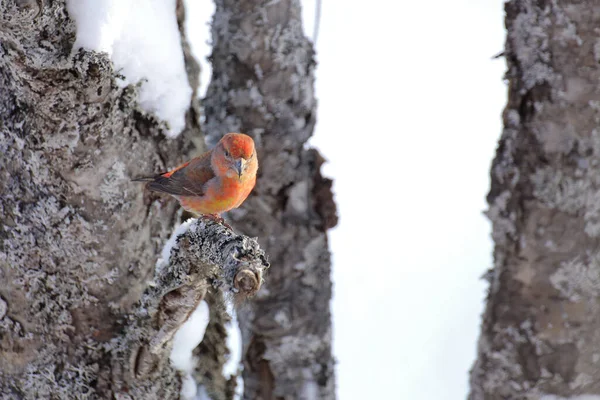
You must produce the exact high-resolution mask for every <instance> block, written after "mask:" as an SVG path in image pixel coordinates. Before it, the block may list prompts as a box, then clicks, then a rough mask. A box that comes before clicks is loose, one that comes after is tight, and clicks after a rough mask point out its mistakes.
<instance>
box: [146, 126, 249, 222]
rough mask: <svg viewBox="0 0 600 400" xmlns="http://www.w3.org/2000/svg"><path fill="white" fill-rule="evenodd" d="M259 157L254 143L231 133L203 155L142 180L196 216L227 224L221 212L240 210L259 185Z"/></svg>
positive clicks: (247, 137)
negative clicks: (257, 180) (257, 177)
mask: <svg viewBox="0 0 600 400" xmlns="http://www.w3.org/2000/svg"><path fill="white" fill-rule="evenodd" d="M257 171H258V157H257V155H256V148H255V146H254V140H252V138H251V137H250V136H248V135H246V134H243V133H228V134H226V135H224V136H223V137H222V138H221V140H219V143H217V145H216V146H215V147H214V148H213V149H212V150H209V151H207V152H205V153H204V154H202V155H200V156H199V157H196V158H194V159H192V160H190V161H188V162H185V163H183V164H181V165H179V166H178V167H175V168H173V169H172V170H170V171H167V172H163V173H160V174H157V175H153V176H148V177H140V178H136V179H134V181H142V182H147V183H146V187H147V188H148V189H149V190H150V191H153V192H161V193H167V194H170V195H171V196H173V197H175V198H176V199H177V200H178V201H179V204H181V206H182V207H183V208H184V209H185V210H186V211H189V212H191V213H192V214H194V215H196V216H205V217H208V218H210V219H213V220H216V221H217V222H224V221H223V218H222V217H221V213H223V212H226V211H229V210H232V209H234V208H237V207H239V206H240V205H241V204H242V203H243V202H244V200H246V198H247V197H248V195H249V194H250V192H251V191H252V189H253V188H254V185H255V184H256V172H257Z"/></svg>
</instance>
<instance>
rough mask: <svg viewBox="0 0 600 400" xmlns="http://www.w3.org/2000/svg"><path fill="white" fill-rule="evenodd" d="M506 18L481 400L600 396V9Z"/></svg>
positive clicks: (546, 5)
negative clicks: (503, 97)
mask: <svg viewBox="0 0 600 400" xmlns="http://www.w3.org/2000/svg"><path fill="white" fill-rule="evenodd" d="M505 12H506V28H507V39H506V48H505V51H504V57H505V58H506V61H507V65H508V71H507V73H506V79H507V80H508V84H509V88H508V104H507V106H506V109H505V110H504V114H503V119H504V130H503V133H502V136H501V138H500V142H499V145H498V149H497V153H496V158H495V160H494V162H493V164H492V170H491V179H492V185H491V190H490V193H489V196H488V202H489V210H488V217H489V218H490V220H491V222H492V225H493V239H494V242H495V249H494V267H493V269H492V270H491V271H490V272H489V274H488V278H489V280H490V288H489V293H488V299H487V306H486V310H485V313H484V316H483V324H482V332H481V337H480V340H479V346H478V358H477V361H476V363H475V365H474V366H473V368H472V371H471V394H470V397H469V398H470V399H471V400H483V399H490V400H492V399H494V400H496V399H498V400H499V399H528V400H533V399H548V400H550V399H559V398H563V397H569V396H574V395H579V394H600V302H599V298H600V297H599V296H600V246H599V244H600V206H599V205H600V173H599V172H598V171H599V168H600V131H599V129H598V126H599V124H600V87H599V86H598V82H600V36H599V31H598V27H600V6H599V5H598V3H597V2H594V1H564V0H554V1H544V0H542V1H533V0H513V1H509V2H507V3H506V4H505ZM546 395H554V396H556V397H554V396H546Z"/></svg>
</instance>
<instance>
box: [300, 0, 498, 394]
mask: <svg viewBox="0 0 600 400" xmlns="http://www.w3.org/2000/svg"><path fill="white" fill-rule="evenodd" d="M313 10H314V0H313V1H307V0H305V1H304V23H305V28H306V32H307V34H308V35H309V36H311V35H312V32H313V27H312V26H313V23H312V21H314V11H313ZM503 18H504V16H503V1H500V0H494V1H489V0H456V1H445V0H437V1H429V2H416V1H415V2H412V1H411V2H391V1H385V0H375V1H370V2H364V1H344V2H343V3H342V2H339V1H328V0H323V3H322V10H321V23H320V29H319V34H318V37H317V60H318V63H319V64H318V68H317V84H316V93H317V96H318V99H319V109H318V115H317V117H318V122H317V127H316V132H315V137H314V139H313V140H312V144H313V145H314V146H316V147H318V148H319V149H320V150H321V152H322V153H323V154H324V155H325V157H326V158H328V159H329V161H330V162H329V164H327V165H326V166H325V173H326V174H327V175H329V176H332V177H334V179H335V183H334V191H335V194H336V200H337V203H338V207H339V214H340V224H339V226H338V227H337V228H336V229H334V230H333V231H331V233H330V239H331V242H330V243H331V249H332V252H333V262H334V270H333V271H334V272H333V282H334V290H335V293H334V296H335V297H334V300H333V316H334V340H335V341H334V352H335V355H336V357H337V359H338V360H339V365H338V368H337V373H338V376H337V378H338V387H339V388H338V393H339V398H340V399H342V400H352V399H411V400H421V399H423V400H436V399H465V398H466V395H467V393H468V370H469V369H470V367H471V365H472V363H473V361H474V359H475V353H476V343H477V337H478V335H479V327H480V318H481V313H482V312H483V300H484V299H485V290H486V284H485V283H484V282H483V281H482V280H480V277H481V275H482V274H483V273H484V272H485V271H486V270H487V269H488V268H489V267H490V266H491V265H492V255H491V254H492V242H491V239H490V225H489V223H488V221H487V220H486V219H485V217H484V216H483V215H482V211H483V210H484V209H485V208H486V204H485V195H486V194H487V191H488V188H489V176H488V174H489V168H490V164H491V160H492V158H493V156H494V151H495V147H496V141H497V140H498V138H499V136H500V133H501V129H502V127H501V112H502V109H503V107H504V105H505V103H506V86H505V85H504V83H503V82H502V75H503V73H504V69H505V64H504V60H502V59H500V60H492V57H493V56H494V55H495V54H497V53H499V52H500V51H502V50H503V47H504V46H503V44H504V19H503ZM376 174H380V175H379V176H377V175H376ZM361 232H371V233H370V234H368V235H362V234H361ZM365 241H366V243H365ZM358 249H361V250H358ZM367 343H368V344H369V345H367V346H364V344H367Z"/></svg>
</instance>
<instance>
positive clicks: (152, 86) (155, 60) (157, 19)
mask: <svg viewBox="0 0 600 400" xmlns="http://www.w3.org/2000/svg"><path fill="white" fill-rule="evenodd" d="M67 9H68V11H69V14H70V15H71V17H73V19H74V20H75V24H76V26H77V39H76V41H75V45H74V46H73V50H78V49H79V48H85V49H88V50H94V51H98V52H106V53H108V55H109V56H110V58H111V60H112V61H113V63H114V65H115V71H116V72H117V73H119V74H121V75H123V76H124V79H123V80H120V81H119V83H120V84H122V85H123V86H126V85H129V84H137V83H138V82H141V87H140V92H139V93H140V94H139V104H140V106H141V108H142V109H143V110H144V111H146V112H148V113H153V114H155V115H156V116H157V117H158V118H160V119H161V120H163V121H165V122H167V125H168V130H167V136H169V137H176V136H177V135H179V133H181V131H182V130H183V128H184V127H185V112H186V111H187V109H188V108H189V105H190V101H191V96H192V88H191V87H190V85H189V83H188V79H187V74H186V71H185V63H184V60H183V50H182V47H181V40H180V37H179V28H178V26H177V16H176V15H175V0H144V1H142V0H129V1H123V0H68V1H67Z"/></svg>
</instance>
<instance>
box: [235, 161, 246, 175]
mask: <svg viewBox="0 0 600 400" xmlns="http://www.w3.org/2000/svg"><path fill="white" fill-rule="evenodd" d="M234 167H235V171H236V172H237V174H238V177H239V178H241V177H242V172H244V159H243V158H240V159H239V160H235V164H234Z"/></svg>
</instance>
